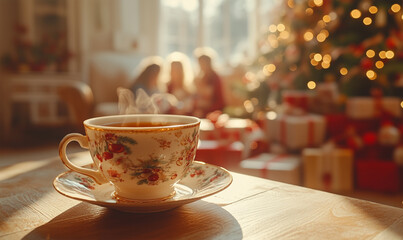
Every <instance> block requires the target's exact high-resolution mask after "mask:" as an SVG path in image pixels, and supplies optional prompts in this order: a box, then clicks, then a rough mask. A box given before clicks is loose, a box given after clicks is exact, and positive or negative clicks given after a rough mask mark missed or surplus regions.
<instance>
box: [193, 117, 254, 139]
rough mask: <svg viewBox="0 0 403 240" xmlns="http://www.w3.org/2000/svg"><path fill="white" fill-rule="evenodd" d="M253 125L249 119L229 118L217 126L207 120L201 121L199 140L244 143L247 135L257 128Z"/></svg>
mask: <svg viewBox="0 0 403 240" xmlns="http://www.w3.org/2000/svg"><path fill="white" fill-rule="evenodd" d="M217 125H220V126H217ZM255 125H256V124H254V122H253V121H252V120H250V119H240V118H230V119H228V120H226V121H225V122H223V123H219V124H214V123H213V122H211V120H209V119H201V124H200V139H201V140H223V141H230V142H234V141H245V139H246V138H247V136H248V134H249V133H250V132H252V130H253V129H254V128H255V127H257V126H255Z"/></svg>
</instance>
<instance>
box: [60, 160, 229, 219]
mask: <svg viewBox="0 0 403 240" xmlns="http://www.w3.org/2000/svg"><path fill="white" fill-rule="evenodd" d="M85 167H87V168H91V167H93V166H92V164H91V165H87V166H85ZM231 182H232V176H231V174H230V173H229V172H228V171H227V170H225V169H224V168H222V167H218V166H215V165H212V164H207V163H204V162H198V161H195V162H193V164H192V165H191V167H190V169H189V172H188V174H187V175H186V176H185V177H184V178H183V179H182V180H181V181H180V182H179V183H178V184H176V186H175V191H176V193H175V195H174V196H173V197H172V198H169V199H165V200H151V201H140V200H139V201H137V200H118V199H116V198H115V197H114V196H113V193H114V188H113V186H112V184H111V183H105V184H98V183H96V182H95V181H94V180H93V179H92V178H90V177H87V176H85V175H83V174H80V173H76V172H72V171H67V172H64V173H62V174H60V175H59V176H57V177H56V178H55V180H54V181H53V186H54V188H55V189H56V191H58V192H59V193H61V194H62V195H64V196H66V197H69V198H73V199H76V200H81V201H84V202H88V203H91V204H96V205H99V206H104V207H108V208H113V209H116V210H119V211H123V212H135V213H145V212H161V211H166V210H169V209H172V208H176V207H179V206H182V205H184V204H187V203H191V202H194V201H197V200H199V199H201V198H204V197H207V196H210V195H213V194H215V193H217V192H220V191H222V190H224V189H225V188H227V187H228V186H229V185H230V184H231Z"/></svg>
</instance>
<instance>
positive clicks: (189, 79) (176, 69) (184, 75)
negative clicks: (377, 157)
mask: <svg viewBox="0 0 403 240" xmlns="http://www.w3.org/2000/svg"><path fill="white" fill-rule="evenodd" d="M167 68H168V72H169V77H168V82H167V89H166V90H167V92H168V93H170V94H172V95H174V96H175V97H176V98H177V100H178V102H177V105H176V106H175V107H174V108H173V109H172V111H171V112H172V113H175V114H192V111H193V93H194V86H193V69H192V67H191V64H190V60H189V58H188V57H187V56H186V55H185V54H183V53H180V52H173V53H171V54H170V55H169V56H168V57H167Z"/></svg>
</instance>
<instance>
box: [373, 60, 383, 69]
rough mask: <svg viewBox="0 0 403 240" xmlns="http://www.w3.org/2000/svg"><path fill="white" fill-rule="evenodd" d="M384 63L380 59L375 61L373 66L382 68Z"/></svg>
mask: <svg viewBox="0 0 403 240" xmlns="http://www.w3.org/2000/svg"><path fill="white" fill-rule="evenodd" d="M384 65H385V64H384V63H383V62H382V61H376V63H375V66H376V67H377V68H378V69H381V68H383V66H384Z"/></svg>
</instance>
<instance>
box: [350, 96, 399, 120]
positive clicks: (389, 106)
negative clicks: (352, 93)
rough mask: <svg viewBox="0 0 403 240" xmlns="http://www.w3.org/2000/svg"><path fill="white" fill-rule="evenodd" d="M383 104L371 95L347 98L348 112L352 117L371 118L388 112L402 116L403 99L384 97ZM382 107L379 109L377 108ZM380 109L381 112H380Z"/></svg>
mask: <svg viewBox="0 0 403 240" xmlns="http://www.w3.org/2000/svg"><path fill="white" fill-rule="evenodd" d="M380 101H381V104H380V106H377V104H376V100H375V99H374V98H370V97H353V98H349V99H347V104H346V114H347V116H348V117H349V118H352V119H370V118H374V117H377V116H376V115H377V113H378V114H383V115H384V114H385V113H387V114H388V115H390V116H393V117H397V118H399V117H401V116H402V108H401V106H400V102H401V100H400V99H399V98H395V97H383V98H382V99H380ZM378 107H379V108H381V109H377V108H378ZM379 111H380V112H379Z"/></svg>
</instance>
